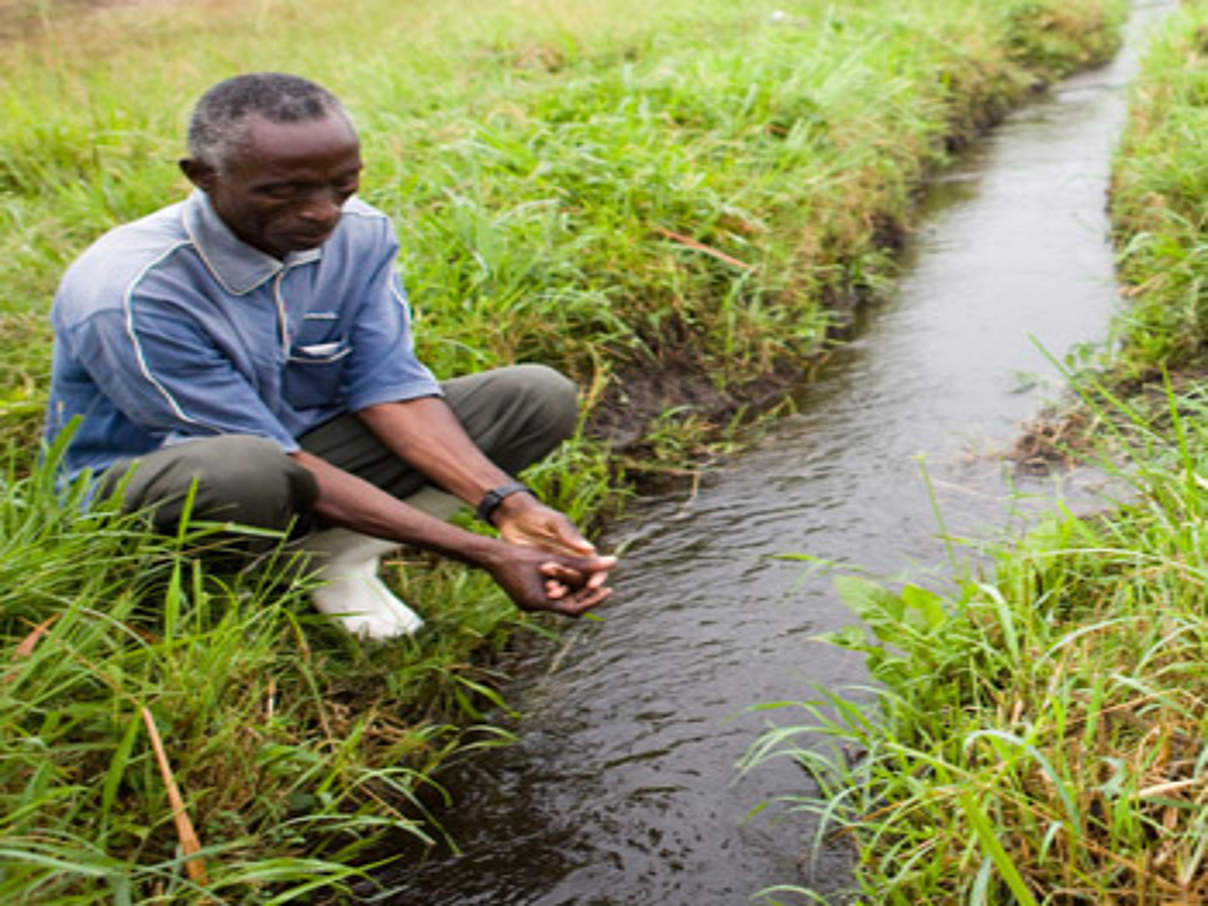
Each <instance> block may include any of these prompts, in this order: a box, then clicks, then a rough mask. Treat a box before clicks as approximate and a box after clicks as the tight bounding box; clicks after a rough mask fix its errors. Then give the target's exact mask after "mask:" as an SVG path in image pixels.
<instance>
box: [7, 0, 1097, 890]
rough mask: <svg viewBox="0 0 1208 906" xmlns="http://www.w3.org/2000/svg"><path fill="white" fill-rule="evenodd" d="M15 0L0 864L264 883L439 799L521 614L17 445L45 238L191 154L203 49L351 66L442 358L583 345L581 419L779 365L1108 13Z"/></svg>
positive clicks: (332, 877) (74, 882) (432, 356)
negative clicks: (225, 555) (994, 121)
mask: <svg viewBox="0 0 1208 906" xmlns="http://www.w3.org/2000/svg"><path fill="white" fill-rule="evenodd" d="M37 7H38V8H37V12H38V15H37V17H36V18H35V19H31V20H30V21H31V22H33V23H35V24H36V34H32V35H31V36H30V37H29V38H28V39H27V40H24V41H21V42H15V43H10V44H7V45H5V54H3V55H2V56H0V85H3V88H2V89H0V352H2V353H3V354H2V355H0V362H2V363H3V364H2V365H0V439H2V440H5V441H7V442H8V443H9V445H10V449H11V450H12V453H11V454H10V455H11V461H12V462H11V466H10V468H9V470H8V473H7V476H6V478H5V479H4V481H3V483H2V484H0V545H2V546H3V553H4V556H3V558H2V560H0V575H2V576H3V577H4V579H6V580H7V581H5V583H4V585H3V587H2V588H0V715H2V716H0V728H2V732H0V800H2V801H3V807H2V808H0V854H2V856H0V858H2V859H3V865H2V867H0V895H3V897H5V898H7V899H13V900H16V899H19V900H21V901H24V902H74V903H90V902H91V903H102V902H104V903H109V902H116V903H122V902H128V901H134V900H139V901H146V900H155V899H159V900H162V901H165V902H167V901H173V902H175V901H185V902H187V901H189V900H190V899H193V900H196V901H198V902H202V901H205V900H206V899H209V900H211V901H220V902H246V903H266V902H284V901H287V900H289V899H291V898H292V899H294V900H305V899H306V898H307V897H310V896H312V895H314V890H315V888H316V887H317V886H323V885H326V886H328V887H334V888H338V887H340V886H341V885H347V884H349V883H352V881H353V880H354V879H355V877H356V873H355V871H354V870H353V869H351V868H349V867H348V866H350V865H355V864H357V863H358V862H359V861H362V860H364V859H369V858H372V855H371V852H372V851H371V850H370V849H368V848H367V847H368V844H369V843H371V842H372V841H373V839H374V837H375V836H376V835H378V834H379V832H382V831H385V830H393V831H400V830H401V831H402V832H404V833H409V834H412V835H416V836H420V837H423V836H427V837H437V836H439V828H438V827H436V826H435V825H434V824H433V823H431V822H429V821H426V820H424V805H425V804H427V803H430V802H433V801H436V802H439V801H440V799H441V791H440V790H439V787H438V786H436V783H435V782H434V781H433V780H432V779H431V775H432V774H433V773H434V772H435V770H436V769H437V768H438V767H439V765H440V764H441V763H442V762H443V761H445V760H446V759H448V758H450V757H454V756H456V755H457V754H459V753H462V752H465V751H467V750H469V749H471V748H473V747H474V746H476V745H488V744H493V743H495V742H497V741H499V740H500V739H502V738H503V734H502V733H501V731H498V730H496V729H493V728H491V727H488V726H479V725H476V724H477V723H478V722H479V721H480V709H481V707H482V704H483V702H484V701H486V702H489V701H492V700H494V701H498V696H497V693H495V692H493V691H492V686H493V682H494V680H495V676H494V675H493V674H492V672H491V671H490V669H489V667H487V666H483V663H484V659H483V658H482V657H481V656H480V655H481V652H482V651H483V650H484V649H485V650H486V651H488V652H489V651H490V650H491V648H492V647H493V646H496V645H498V644H500V641H501V639H502V638H504V636H505V635H506V632H507V631H508V630H509V629H511V628H512V627H513V625H514V624H513V622H512V621H513V617H512V615H511V610H510V608H509V607H508V606H507V605H506V604H505V602H504V601H503V599H502V596H501V595H500V594H499V593H498V592H497V591H496V590H494V589H493V588H491V587H490V585H489V582H488V581H487V580H486V579H485V578H484V577H483V576H482V575H480V574H477V573H469V572H465V571H463V570H461V569H459V568H453V567H451V566H449V565H448V564H439V565H438V564H434V563H431V562H429V561H428V560H427V559H425V558H414V559H408V560H406V561H404V562H401V563H396V564H395V565H394V566H393V567H392V568H391V580H392V582H393V583H394V584H395V585H397V586H399V587H400V589H401V591H402V593H403V595H404V596H405V597H406V598H407V600H408V601H409V602H411V603H413V604H415V605H416V606H417V609H419V610H420V611H421V612H423V614H424V617H425V620H426V624H427V628H426V629H425V630H424V631H423V633H421V635H420V636H419V637H418V639H417V640H415V641H406V642H403V643H400V644H397V645H392V646H384V647H376V648H362V646H360V645H359V644H358V643H356V642H354V641H352V640H349V639H347V638H344V637H341V636H340V635H338V634H337V633H336V632H335V630H334V629H332V628H330V627H328V626H327V625H326V624H324V623H322V622H320V621H319V620H318V618H317V617H315V616H313V615H311V614H310V612H309V610H308V609H307V608H306V606H305V605H304V604H303V603H302V601H301V598H300V595H301V594H302V592H303V591H304V588H305V583H302V584H293V585H291V584H281V583H280V581H279V580H280V577H281V573H280V572H278V571H274V570H271V569H270V570H263V571H261V572H258V573H255V574H238V573H237V574H234V575H229V574H224V573H222V572H220V571H218V570H216V569H214V568H212V567H210V566H207V565H206V564H205V561H203V560H202V559H200V555H201V553H202V552H203V550H205V549H207V548H208V547H209V546H211V545H213V544H215V543H217V540H216V536H215V535H214V534H213V530H212V529H210V528H206V527H196V528H195V529H193V530H190V531H188V532H186V533H183V534H182V535H181V537H178V538H175V539H157V538H154V537H149V536H147V535H146V534H144V533H143V531H142V529H141V526H140V524H138V523H137V522H136V521H131V520H128V519H123V518H120V517H118V516H117V515H115V514H113V513H111V512H105V511H96V512H91V511H90V512H83V513H81V512H79V511H78V508H77V507H75V506H73V505H71V501H70V500H63V499H62V498H61V497H59V496H57V495H56V494H55V492H54V491H53V490H52V488H51V485H50V480H49V471H48V470H47V469H46V468H34V467H33V465H32V464H33V461H34V459H35V454H36V452H37V443H36V433H37V427H38V422H39V418H40V409H41V405H42V401H43V400H44V397H45V390H46V384H47V369H48V367H49V355H48V342H49V336H48V330H47V327H46V326H45V321H44V316H45V311H46V309H47V307H48V304H49V299H50V297H51V294H52V293H53V289H54V286H55V283H56V281H57V279H58V276H59V274H60V272H61V271H62V269H63V267H64V266H65V265H66V264H67V262H68V261H70V260H71V259H72V258H73V257H74V256H75V255H76V254H77V253H78V252H79V251H80V250H81V249H82V248H83V247H84V246H85V245H86V244H87V243H89V242H90V241H92V240H93V239H94V238H95V237H96V236H97V235H98V234H99V233H101V232H102V231H104V230H106V229H108V228H110V227H111V226H113V225H115V224H117V223H120V222H123V221H126V220H130V219H132V218H135V217H138V216H140V215H142V214H145V213H147V212H149V211H151V210H154V209H155V208H157V207H159V206H161V205H163V204H164V203H165V202H167V201H169V200H172V199H174V198H177V197H180V196H181V195H182V194H183V193H184V191H185V190H186V189H187V186H186V185H185V184H184V181H183V179H182V177H181V176H180V175H179V174H178V172H177V170H176V168H175V165H174V160H175V158H177V157H179V156H180V155H181V154H182V153H183V148H182V146H181V140H180V136H181V135H182V134H183V131H184V118H185V115H186V111H187V108H188V106H189V105H190V104H191V102H192V101H193V100H194V99H195V98H196V96H197V95H199V94H200V93H201V91H203V90H204V89H205V88H206V87H208V85H210V84H211V83H213V82H214V81H216V80H218V79H220V78H223V77H225V76H227V75H230V74H231V73H233V72H236V71H242V70H254V69H281V70H288V71H295V72H300V73H302V74H304V75H307V76H310V77H313V78H315V79H317V80H319V81H321V82H324V83H326V84H328V85H329V86H330V87H331V88H333V89H334V90H335V91H336V92H337V93H338V94H339V95H341V97H343V98H344V99H345V100H346V101H347V103H348V105H349V106H350V108H351V109H352V110H353V112H354V115H355V117H356V119H357V120H358V123H359V124H360V127H361V132H362V136H363V139H364V144H365V151H366V159H367V164H368V168H367V173H366V178H365V195H366V197H367V198H368V200H369V201H371V202H373V203H375V204H377V205H379V206H381V207H382V208H384V209H385V210H386V211H388V212H389V213H390V214H391V215H392V216H393V218H394V220H395V223H396V225H397V226H398V229H399V233H400V236H401V238H402V244H403V253H402V268H403V271H404V275H405V279H406V282H407V285H408V287H409V288H410V291H411V294H412V300H413V303H414V305H415V308H416V313H417V324H418V334H419V339H420V346H421V353H422V355H423V356H424V357H425V358H426V359H427V360H428V361H430V362H431V363H432V364H433V366H434V367H435V369H436V370H437V372H438V373H440V374H441V375H442V376H449V375H452V374H454V373H457V372H460V371H465V370H470V369H479V368H483V367H487V366H490V365H494V364H498V363H504V362H510V361H514V360H519V359H528V360H539V361H545V362H548V363H550V364H554V365H556V366H559V367H561V368H563V369H565V370H566V371H568V372H570V373H571V374H573V375H574V376H575V377H577V378H578V379H579V381H580V385H581V387H583V389H584V403H585V410H586V412H585V418H587V417H588V416H589V415H590V414H591V412H592V411H593V409H595V408H598V407H601V406H604V405H611V406H618V405H623V404H624V401H625V397H624V393H625V391H626V385H625V383H624V382H623V381H622V380H621V378H625V379H626V380H631V381H637V380H640V379H643V378H649V377H650V376H651V375H654V374H658V373H659V372H660V370H661V369H663V368H666V367H675V368H679V369H683V370H688V371H691V372H693V373H695V374H697V375H699V376H705V379H706V383H708V384H709V385H711V386H712V387H713V388H714V389H715V390H716V389H718V388H721V389H723V390H724V389H729V388H732V387H734V386H737V385H741V384H742V383H743V382H745V381H748V380H751V379H752V378H755V377H758V376H760V375H763V374H766V373H767V372H768V371H769V370H770V369H771V368H773V367H774V366H779V367H781V368H785V367H788V368H790V369H791V368H792V367H795V366H800V365H801V363H802V362H804V361H805V360H807V359H808V358H809V357H810V356H811V355H813V354H815V353H816V352H817V351H818V350H819V348H820V346H821V344H823V343H824V340H825V336H826V332H827V329H828V327H829V325H830V324H832V323H833V321H834V320H835V319H836V318H837V317H841V315H837V314H836V307H837V304H838V303H843V302H846V301H848V300H850V299H851V298H852V297H853V296H855V295H859V294H861V293H864V292H867V291H869V290H870V289H875V288H876V287H878V286H880V285H882V284H883V283H884V281H885V280H886V279H887V278H888V277H889V276H890V275H891V274H892V262H891V260H890V258H889V256H888V254H887V248H888V247H891V246H892V241H893V239H894V238H895V237H896V236H897V235H898V234H900V232H901V231H902V230H903V229H905V228H906V227H907V226H908V224H909V219H910V212H911V210H912V206H913V195H914V192H915V190H916V189H917V187H918V185H919V183H920V181H921V180H922V179H924V178H925V176H926V174H927V173H928V172H930V171H931V170H932V169H933V168H935V167H936V166H938V165H940V164H941V163H942V162H943V161H944V159H945V158H946V156H947V154H948V148H949V147H950V146H951V145H952V144H954V143H957V142H959V141H961V140H963V139H964V138H965V137H967V136H968V135H969V134H970V133H971V132H972V131H973V130H975V129H976V128H978V126H979V125H980V124H982V123H984V122H985V121H986V120H987V119H989V118H991V117H992V116H993V115H994V114H995V113H996V112H998V111H1001V110H1002V109H1004V108H1005V106H1006V105H1008V104H1009V103H1011V102H1012V101H1013V100H1014V99H1016V98H1018V97H1020V96H1022V94H1024V93H1025V92H1027V91H1028V90H1029V89H1030V88H1031V87H1032V86H1033V85H1034V84H1036V83H1037V81H1043V80H1045V79H1049V78H1052V77H1054V76H1055V75H1057V74H1060V73H1061V72H1064V71H1066V70H1068V69H1069V68H1071V67H1074V66H1077V65H1080V64H1082V63H1085V62H1087V61H1089V60H1091V59H1097V58H1101V57H1102V56H1104V55H1105V54H1106V53H1108V52H1110V50H1111V49H1112V48H1113V47H1114V43H1115V40H1116V38H1115V25H1116V23H1117V21H1118V13H1119V4H1118V3H1115V2H1112V3H1101V2H1099V0H1077V2H1073V3H1070V2H1062V3H1057V2H1050V0H1045V2H1036V0H1009V2H1006V3H1003V2H1001V0H994V2H992V0H937V2H935V3H929V4H900V3H891V2H889V0H858V2H850V3H843V4H834V3H828V2H823V0H800V2H795V3H792V4H790V5H789V6H787V7H784V4H783V3H773V2H771V0H759V2H756V3H749V4H733V3H724V2H721V0H692V2H688V0H668V2H665V3H660V4H657V5H656V6H652V5H651V4H648V3H640V2H637V0H609V2H607V3H587V2H583V0H574V2H569V3H559V4H553V3H546V2H540V0H518V2H515V3H508V4H503V3H498V2H494V0H469V2H466V3H461V4H457V5H452V4H448V3H441V2H437V0H412V2H408V3H406V4H400V3H397V2H387V0H363V2H357V3H344V4H338V3H320V2H317V0H252V2H250V3H248V2H243V3H236V2H234V0H208V2H190V3H179V4H163V5H160V4H148V5H142V6H138V7H134V8H115V9H112V10H106V11H103V12H97V13H95V14H93V15H90V16H88V17H86V18H80V17H79V16H78V15H76V13H75V12H72V13H71V14H70V15H60V13H59V7H57V6H56V5H55V4H38V5H37ZM777 7H784V9H783V10H781V12H780V14H779V15H777V16H773V15H772V14H773V12H774V11H776V9H777ZM675 402H678V403H683V400H676V401H675ZM660 405H661V403H660V402H659V401H657V400H656V405H655V407H654V409H653V411H652V412H651V413H649V414H651V415H653V416H656V417H655V418H654V419H653V420H652V422H651V426H650V430H649V432H648V434H649V438H650V444H649V446H648V450H652V451H655V454H656V455H659V456H666V457H669V458H670V457H674V456H680V455H682V453H683V451H685V450H687V449H688V448H689V447H690V446H691V445H692V444H693V443H695V441H696V440H697V439H698V438H699V436H700V434H701V432H702V427H701V426H702V425H703V424H705V417H704V416H703V415H702V413H700V412H698V411H694V410H693V409H692V406H691V405H690V404H689V405H688V406H687V407H686V408H683V409H680V410H668V411H666V412H662V413H660V412H659V407H660ZM660 415H661V417H658V416H660ZM674 464H675V463H661V464H660V465H664V466H666V465H674ZM636 465H637V466H638V467H641V465H642V463H641V462H638V463H637V464H636ZM615 467H616V463H615V460H611V459H610V456H609V451H608V448H607V446H606V444H603V443H601V442H599V441H598V440H589V439H585V437H584V434H583V433H581V435H580V436H579V437H578V438H577V439H576V440H575V441H574V442H573V443H572V444H570V445H568V446H567V447H565V448H564V449H563V451H561V452H560V453H559V455H558V456H557V457H555V458H554V459H552V460H551V461H550V462H548V463H546V464H543V465H542V466H540V467H539V468H537V469H535V470H534V471H533V474H532V475H531V476H529V478H528V480H529V482H530V483H531V484H533V485H534V486H536V487H538V488H539V490H540V491H541V492H542V494H543V496H545V497H547V499H550V500H552V501H553V502H555V503H556V504H558V505H559V506H561V507H562V508H564V509H566V510H567V511H568V512H569V513H570V514H571V515H572V517H574V518H575V519H577V520H579V521H580V522H583V523H586V522H588V521H590V520H592V519H595V518H599V517H600V516H601V515H602V514H607V513H608V512H609V508H610V507H613V506H615V505H616V500H617V495H616V494H615V492H613V491H610V490H609V488H608V485H607V476H608V475H609V474H610V471H611V470H614V469H615ZM76 493H78V491H77V492H76ZM408 556H409V557H410V556H411V555H408ZM48 621H49V622H48ZM538 628H539V627H538ZM473 652H478V653H479V654H478V655H473V654H472V653H473ZM5 671H7V672H5ZM156 737H158V738H159V739H160V740H161V741H162V755H161V754H160V753H159V752H158V751H157V748H156V745H155V744H154V740H155V738H156ZM172 786H175V787H176V788H178V789H179V791H180V796H181V802H180V804H179V805H176V804H172V803H171V802H170V801H169V799H168V789H169V788H170V787H172ZM185 816H187V817H188V822H187V823H186V822H185V821H184V817H185ZM190 827H191V830H190ZM194 837H195V838H196V841H197V842H196V843H194V842H193V838H194ZM198 847H199V848H198ZM203 891H204V893H203Z"/></svg>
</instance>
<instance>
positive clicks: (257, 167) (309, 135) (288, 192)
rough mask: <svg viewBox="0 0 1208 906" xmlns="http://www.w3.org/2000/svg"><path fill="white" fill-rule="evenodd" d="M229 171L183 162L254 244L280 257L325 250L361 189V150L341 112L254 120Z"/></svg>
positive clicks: (241, 234)
mask: <svg viewBox="0 0 1208 906" xmlns="http://www.w3.org/2000/svg"><path fill="white" fill-rule="evenodd" d="M245 127H246V128H245V132H244V140H243V141H242V142H241V143H240V144H239V146H238V147H237V148H235V149H234V150H232V151H231V152H230V153H229V155H228V159H227V161H226V165H225V166H224V167H223V168H222V170H220V171H219V170H214V169H212V168H210V167H208V166H206V165H205V164H202V163H200V162H199V161H194V160H188V161H182V162H181V167H182V168H183V169H184V171H185V174H186V175H187V176H188V177H189V179H191V180H192V181H193V182H194V183H195V184H196V185H197V186H199V187H200V188H202V189H204V190H205V191H206V193H207V194H208V195H209V196H210V201H211V203H212V204H213V205H214V210H215V211H217V212H218V216H220V217H221V218H222V219H223V221H224V222H225V223H226V225H227V226H229V227H230V228H231V230H232V232H234V233H235V235H236V236H238V237H239V238H240V239H242V240H243V241H244V242H246V243H247V244H248V245H250V246H253V247H255V248H258V249H260V251H262V252H266V253H267V254H269V255H272V256H274V257H276V258H283V257H285V255H286V254H287V253H289V252H299V251H303V250H305V249H312V248H315V247H317V246H319V245H321V244H322V243H323V242H324V240H326V239H327V237H328V236H330V235H331V233H332V231H333V230H335V228H336V225H337V224H338V223H339V222H340V208H341V206H342V205H343V204H344V202H345V201H347V200H348V197H349V196H350V195H352V194H353V193H354V192H355V191H356V190H357V187H358V185H359V183H360V174H361V145H360V142H359V141H358V140H357V136H356V133H355V132H354V131H353V129H352V127H351V126H350V125H349V124H348V122H347V121H346V120H345V119H344V118H343V117H342V116H340V115H339V114H331V115H329V116H327V117H325V118H323V119H319V120H304V121H301V122H295V123H273V122H269V121H268V120H266V119H264V118H263V117H260V116H257V115H252V116H249V117H248V119H247V121H246V123H245Z"/></svg>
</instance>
